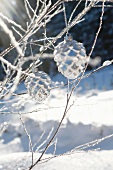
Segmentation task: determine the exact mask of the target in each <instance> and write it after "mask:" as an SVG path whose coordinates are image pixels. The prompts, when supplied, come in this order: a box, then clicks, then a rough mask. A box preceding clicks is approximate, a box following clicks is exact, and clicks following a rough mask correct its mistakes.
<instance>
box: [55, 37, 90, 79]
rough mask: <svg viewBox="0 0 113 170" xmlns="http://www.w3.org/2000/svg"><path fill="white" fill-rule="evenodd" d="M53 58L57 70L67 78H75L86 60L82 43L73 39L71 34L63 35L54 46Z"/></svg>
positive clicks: (82, 68) (81, 70)
mask: <svg viewBox="0 0 113 170" xmlns="http://www.w3.org/2000/svg"><path fill="white" fill-rule="evenodd" d="M54 60H55V61H56V63H57V66H58V71H59V72H61V73H62V74H63V75H64V76H65V77H67V78H68V79H75V78H77V77H78V76H79V75H80V74H81V73H82V72H83V70H84V68H85V64H86V63H87V62H88V59H87V56H86V50H85V48H84V46H83V44H82V43H79V42H77V41H75V40H73V38H72V36H71V35H69V36H67V37H65V39H64V41H63V42H61V43H59V44H58V45H57V46H56V47H55V50H54Z"/></svg>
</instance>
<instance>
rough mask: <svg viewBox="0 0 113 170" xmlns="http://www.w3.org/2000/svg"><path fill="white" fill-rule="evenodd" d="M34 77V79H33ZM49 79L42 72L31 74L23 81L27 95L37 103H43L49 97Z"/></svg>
mask: <svg viewBox="0 0 113 170" xmlns="http://www.w3.org/2000/svg"><path fill="white" fill-rule="evenodd" d="M33 76H34V77H33ZM50 85H51V79H50V77H49V76H48V75H47V74H46V73H45V72H43V71H39V72H35V73H32V77H30V76H28V77H27V78H26V80H25V86H26V88H27V91H28V93H29V95H30V96H31V97H32V98H33V99H35V100H36V101H38V102H41V101H44V100H45V99H46V98H47V97H48V96H49V95H50Z"/></svg>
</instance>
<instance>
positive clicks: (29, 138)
mask: <svg viewBox="0 0 113 170" xmlns="http://www.w3.org/2000/svg"><path fill="white" fill-rule="evenodd" d="M18 114H19V115H20V121H21V123H22V125H23V128H24V131H25V133H26V135H27V137H28V140H29V148H30V151H31V152H32V165H33V145H32V140H31V137H30V135H29V133H28V131H27V129H26V126H25V123H24V121H23V119H22V115H21V114H20V113H18Z"/></svg>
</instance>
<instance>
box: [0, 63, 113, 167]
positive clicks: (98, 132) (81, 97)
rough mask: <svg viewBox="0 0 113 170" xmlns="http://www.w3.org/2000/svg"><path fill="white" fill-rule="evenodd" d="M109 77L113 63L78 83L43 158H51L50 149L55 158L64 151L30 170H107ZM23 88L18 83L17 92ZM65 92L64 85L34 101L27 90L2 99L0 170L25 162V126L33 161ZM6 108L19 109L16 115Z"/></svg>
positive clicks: (111, 125) (112, 93)
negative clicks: (7, 98)
mask: <svg viewBox="0 0 113 170" xmlns="http://www.w3.org/2000/svg"><path fill="white" fill-rule="evenodd" d="M112 78H113V66H112V67H111V66H109V67H108V68H106V69H104V70H102V71H99V72H98V73H95V74H94V75H92V76H91V77H89V78H86V79H84V80H83V81H82V82H81V83H80V85H79V86H78V88H77V89H76V90H75V92H74V94H73V95H72V97H71V100H70V105H71V104H73V105H72V107H71V108H70V109H69V111H68V113H67V115H66V118H65V119H64V121H63V123H62V125H61V128H60V130H59V133H58V134H57V136H56V138H55V140H54V143H53V144H52V145H51V146H50V147H49V149H48V150H47V152H46V154H45V155H44V157H46V158H47V157H51V156H52V154H53V153H54V152H55V154H56V155H57V156H58V154H64V153H66V152H68V153H67V154H66V155H63V156H58V157H55V158H53V159H51V160H49V161H46V162H43V163H41V162H40V164H38V165H37V166H36V167H34V170H35V169H39V170H40V169H41V170H45V169H49V170H53V169H54V170H57V169H62V170H63V169H65V170H68V169H70V170H73V169H76V170H84V169H87V170H97V169H99V170H107V169H109V170H112V169H113V164H112V162H113V142H112V141H113V84H112V82H113V80H112ZM53 81H59V82H60V81H63V82H66V79H65V78H64V77H63V76H61V75H57V76H56V77H54V78H53ZM24 90H25V89H24V85H23V84H20V89H18V91H20V92H23V91H24ZM66 95H67V87H64V88H56V89H54V90H52V91H51V96H50V97H49V98H48V99H47V100H46V101H45V102H44V103H40V104H39V103H35V102H34V101H33V100H31V99H30V98H29V96H28V95H27V94H24V95H22V96H19V98H12V100H11V102H7V103H5V101H4V104H3V105H4V111H6V112H7V114H0V129H1V130H0V132H1V133H0V169H2V170H13V169H15V170H16V169H17V170H23V169H27V168H28V167H29V166H30V165H31V152H29V150H30V148H29V139H28V135H27V134H26V132H25V130H27V132H28V133H29V135H30V137H31V141H32V144H33V146H34V162H35V161H36V160H37V159H38V157H39V156H40V152H41V151H42V149H43V148H44V147H45V146H46V144H47V143H48V141H49V140H50V139H51V137H52V134H53V133H54V132H55V129H56V128H57V127H58V124H59V121H60V120H61V118H62V116H63V113H64V109H65V105H66ZM2 102H3V101H2ZM73 102H74V103H73ZM3 105H1V107H2V106H3ZM7 107H8V109H9V110H10V111H12V112H17V111H18V110H19V111H20V112H22V115H21V117H20V115H19V114H13V113H12V114H8V111H9V110H7V109H6V108H7ZM15 107H16V109H15ZM22 122H24V125H25V127H24V126H23V125H22ZM25 128H26V129H25ZM92 141H93V142H92ZM89 142H92V143H89ZM71 150H72V151H71ZM70 151H71V153H70ZM44 157H43V158H44Z"/></svg>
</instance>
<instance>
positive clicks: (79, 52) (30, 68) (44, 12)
mask: <svg viewBox="0 0 113 170" xmlns="http://www.w3.org/2000/svg"><path fill="white" fill-rule="evenodd" d="M71 1H74V0H56V1H54V0H43V1H42V0H37V1H35V5H34V4H32V3H33V2H32V1H29V0H24V1H18V0H14V1H13V0H12V1H11V2H10V3H9V2H8V3H7V2H6V1H5V0H4V1H1V2H0V4H1V5H2V6H4V8H1V9H0V10H1V12H0V28H1V31H0V34H1V37H2V34H3V35H4V36H5V37H6V38H4V37H2V39H4V40H5V41H3V44H5V48H6V49H3V50H2V52H1V53H0V62H1V70H3V71H4V74H5V76H4V78H2V80H1V82H0V99H1V101H0V114H18V115H19V117H20V120H21V124H22V126H23V128H24V131H25V132H26V135H27V137H28V140H29V146H30V152H31V153H32V163H31V166H30V167H29V170H30V169H32V168H33V167H35V165H36V164H38V163H39V162H40V161H41V160H42V158H43V155H44V154H45V153H46V151H47V150H48V148H49V147H50V145H54V144H55V145H57V142H56V141H55V138H56V135H57V133H58V132H59V129H60V127H61V125H62V122H63V120H64V119H65V116H66V115H67V113H68V110H69V109H70V108H71V107H72V105H73V104H70V99H71V97H72V94H73V92H74V91H75V89H76V87H77V86H78V85H79V83H80V82H81V80H82V79H83V78H86V77H88V76H91V75H92V74H93V73H95V72H97V71H98V70H100V69H102V68H104V67H106V66H108V65H111V64H112V62H113V60H111V61H106V62H105V63H104V64H103V65H102V66H100V67H99V68H97V69H95V70H94V71H92V72H90V73H89V74H85V72H86V69H87V66H88V62H89V60H90V57H91V55H92V52H93V50H94V48H95V45H96V41H97V39H98V36H99V33H100V31H101V28H102V24H103V16H104V10H105V8H108V7H109V9H110V8H112V6H111V5H109V4H108V3H107V4H106V1H105V0H102V1H101V2H99V1H96V0H95V1H87V0H86V1H84V8H83V9H82V10H81V11H80V12H79V14H78V15H76V16H75V12H76V11H77V10H78V9H79V6H80V5H81V2H82V1H81V0H79V1H74V2H75V5H74V6H73V10H72V11H71V13H70V17H69V19H67V13H68V5H69V4H70V3H71ZM11 3H12V4H11ZM8 4H9V5H8ZM66 6H67V8H66ZM97 7H99V8H101V16H100V20H99V23H98V29H97V32H96V34H95V38H94V41H93V44H92V48H91V49H90V52H89V54H86V51H85V47H84V46H83V44H82V42H77V41H76V40H72V39H71V38H70V37H71V36H70V34H71V28H73V27H74V26H76V25H77V24H79V23H82V22H84V20H85V15H86V14H87V13H88V12H89V11H91V9H92V8H97ZM8 8H9V9H8ZM3 9H4V10H3ZM62 14H63V17H64V23H65V27H64V28H63V29H62V31H60V32H59V33H57V35H56V36H50V35H49V34H48V29H49V28H48V27H49V23H51V22H52V21H53V18H54V17H56V18H57V17H60V15H62ZM14 18H16V19H14ZM61 24H62V23H59V25H58V27H60V25H61ZM56 31H57V30H56ZM51 35H52V33H51ZM7 37H8V38H7ZM38 37H39V38H38ZM69 38H70V39H69ZM63 39H64V40H63ZM1 42H2V40H1ZM1 44H2V43H1ZM7 46H9V47H8V48H7ZM48 50H49V51H51V53H52V54H53V53H54V55H52V58H53V57H55V61H56V62H57V66H58V70H59V71H60V72H61V73H62V74H63V75H64V76H65V77H66V78H67V83H66V84H63V85H62V84H61V83H58V84H57V82H52V80H51V79H50V77H49V75H47V73H44V72H43V70H41V71H40V72H39V67H40V65H43V62H42V58H43V56H44V55H45V53H47V51H48ZM1 73H2V71H1ZM22 82H25V85H26V87H27V89H26V90H25V91H24V92H22V91H21V92H19V91H18V86H19V85H21V83H22ZM61 86H66V87H67V89H68V90H67V91H68V92H67V99H66V103H65V110H64V113H63V116H62V119H61V120H60V122H59V125H58V127H57V128H56V130H55V131H54V133H52V132H50V134H49V135H48V137H47V139H46V140H45V141H43V142H42V146H43V143H46V145H45V147H44V148H43V150H42V152H41V155H40V157H39V158H38V159H37V160H36V161H35V162H34V161H33V154H34V150H33V145H32V137H31V136H30V135H29V133H28V131H27V128H26V126H25V123H24V121H23V119H22V117H23V116H24V115H23V114H24V111H23V110H24V105H25V104H26V103H27V102H29V101H30V99H31V100H32V99H33V100H34V101H35V102H36V103H37V104H41V102H43V101H44V100H46V98H47V97H48V96H49V95H51V91H52V90H53V89H55V88H58V87H61ZM27 93H29V94H27ZM26 94H27V96H28V97H27V98H24V97H23V96H24V95H26ZM13 102H14V103H13ZM12 103H13V104H12ZM33 111H35V109H34V110H32V111H30V112H31V114H32V112H33ZM26 114H27V113H26ZM1 127H2V128H1V133H3V132H4V131H5V130H6V129H7V125H5V122H4V124H2V125H1ZM51 133H52V137H51ZM95 143H97V141H95V142H92V143H89V145H94V144H95Z"/></svg>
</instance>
